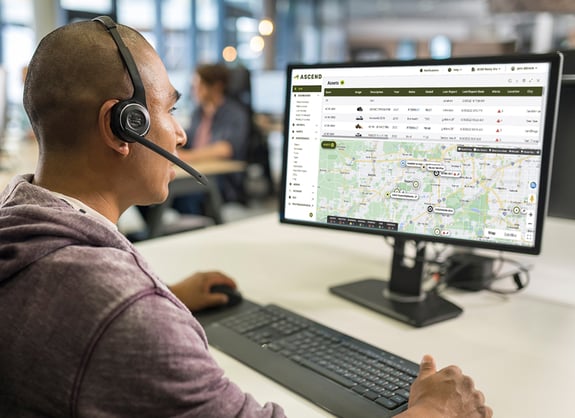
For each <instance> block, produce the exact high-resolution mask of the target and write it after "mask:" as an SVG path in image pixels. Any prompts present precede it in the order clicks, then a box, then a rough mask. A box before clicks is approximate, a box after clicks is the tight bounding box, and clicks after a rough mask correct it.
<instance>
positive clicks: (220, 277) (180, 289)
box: [170, 271, 237, 311]
mask: <svg viewBox="0 0 575 418" xmlns="http://www.w3.org/2000/svg"><path fill="white" fill-rule="evenodd" d="M217 284H224V285H227V286H231V287H233V288H234V289H235V288H237V285H236V282H234V281H233V280H232V279H231V278H230V277H229V276H226V275H225V274H223V273H220V272H218V271H207V272H199V273H195V274H193V275H191V276H189V277H187V278H185V279H184V280H182V281H181V282H179V283H176V284H175V285H171V286H170V289H171V290H172V292H173V293H174V294H175V295H176V296H177V297H178V298H179V299H180V300H181V301H182V302H183V303H184V305H186V306H187V307H188V308H189V309H190V310H191V311H199V310H202V309H205V308H209V307H213V306H219V305H225V304H226V303H227V302H228V297H227V296H226V295H224V294H223V293H210V288H211V287H212V286H214V285H217Z"/></svg>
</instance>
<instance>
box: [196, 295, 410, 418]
mask: <svg viewBox="0 0 575 418" xmlns="http://www.w3.org/2000/svg"><path fill="white" fill-rule="evenodd" d="M205 329H206V333H207V335H208V340H209V342H210V344H211V345H212V346H214V347H216V348H218V349H220V350H221V351H223V352H225V353H227V354H229V355H230V356H232V357H234V358H236V359H238V360H239V361H241V362H243V363H245V364H246V365H248V366H250V367H252V368H253V369H255V370H257V371H258V372H260V373H262V374H264V375H266V376H268V377H270V378H271V379H273V380H275V381H277V382H278V383H280V384H282V385H284V386H286V387H287V388H289V389H291V390H293V391H294V392H296V393H299V394H300V395H302V396H303V397H305V398H308V399H309V400H311V401H312V402H314V403H316V404H318V405H319V406H321V407H323V408H324V409H326V410H328V411H330V412H331V413H333V414H334V415H337V416H340V417H353V418H357V417H372V416H373V417H375V416H377V417H392V416H394V415H397V414H399V413H400V412H402V411H404V410H405V409H406V408H407V399H408V398H409V388H410V386H411V383H412V382H413V380H414V379H415V378H416V376H417V374H418V371H419V366H418V365H417V364H416V363H413V362H411V361H408V360H405V359H403V358H401V357H398V356H396V355H393V354H391V353H389V352H387V351H384V350H382V349H379V348H376V347H374V346H372V345H369V344H366V343H364V342H362V341H359V340H357V339H354V338H352V337H350V336H348V335H346V334H342V333H340V332H338V331H335V330H333V329H331V328H328V327H325V326H323V325H321V324H318V323H317V322H313V321H311V320H309V319H307V318H304V317H302V316H300V315H298V314H296V313H294V312H292V311H288V310H286V309H283V308H281V307H279V306H276V305H267V306H254V307H253V308H251V309H250V310H248V311H245V312H239V313H237V314H235V315H233V316H229V317H226V318H223V319H219V320H217V321H215V322H212V323H209V324H207V325H206V326H205Z"/></svg>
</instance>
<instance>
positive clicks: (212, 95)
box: [173, 64, 251, 214]
mask: <svg viewBox="0 0 575 418" xmlns="http://www.w3.org/2000/svg"><path fill="white" fill-rule="evenodd" d="M230 76H231V73H230V70H229V69H228V68H227V67H226V65H225V64H201V65H198V66H197V67H196V69H195V72H194V77H193V81H192V93H193V96H194V98H195V101H196V103H197V106H196V107H195V109H194V111H193V112H192V118H191V126H190V129H189V131H188V142H187V143H186V144H184V146H183V147H182V148H181V150H180V155H181V156H182V157H183V158H184V159H185V160H186V161H189V162H190V163H196V162H202V161H212V160H230V159H234V160H242V161H243V160H246V158H247V148H248V142H249V139H250V138H249V136H250V129H251V121H250V114H249V112H248V110H247V107H246V106H245V105H243V104H241V103H240V102H239V101H238V99H234V98H232V97H229V94H228V91H229V90H230V89H229V84H230ZM243 179H244V174H243V173H232V174H228V175H223V176H219V177H218V179H217V181H218V186H219V188H220V191H221V193H222V198H223V199H224V201H226V202H229V201H232V202H243V201H244V200H245V196H244V193H243ZM205 198H206V196H205V194H203V193H195V194H191V195H187V196H178V197H176V198H175V199H174V202H173V207H174V208H175V209H176V210H177V211H178V212H180V213H188V214H204V213H205V211H204V206H205Z"/></svg>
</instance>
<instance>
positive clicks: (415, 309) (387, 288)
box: [329, 238, 463, 327]
mask: <svg viewBox="0 0 575 418" xmlns="http://www.w3.org/2000/svg"><path fill="white" fill-rule="evenodd" d="M406 242H407V240H405V239H403V238H395V243H394V251H393V262H392V267H391V278H390V280H389V282H386V281H383V280H379V279H372V278H369V279H363V280H359V281H354V282H351V283H347V284H343V285H338V286H333V287H330V289H329V290H330V291H331V292H332V293H334V294H336V295H338V296H341V297H343V298H345V299H348V300H351V301H352V302H355V303H358V304H360V305H363V306H365V307H367V308H370V309H373V310H374V311H377V312H379V313H382V314H384V315H387V316H390V317H392V318H395V319H397V320H400V321H402V322H405V323H407V324H409V325H413V326H415V327H424V326H427V325H431V324H435V323H437V322H441V321H445V320H447V319H451V318H455V317H456V316H458V315H460V314H461V313H462V312H463V310H462V309H461V308H460V307H458V306H457V305H454V304H453V303H451V302H449V301H447V300H445V299H443V298H442V297H441V296H439V295H438V294H437V293H436V292H434V291H431V292H423V290H422V282H423V267H424V264H425V261H424V256H425V246H424V245H417V251H416V255H415V259H411V260H408V259H406V257H405V244H406ZM418 244H419V243H418ZM421 244H422V243H421ZM408 261H411V265H409V264H410V263H408Z"/></svg>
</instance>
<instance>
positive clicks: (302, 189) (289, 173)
mask: <svg viewBox="0 0 575 418" xmlns="http://www.w3.org/2000/svg"><path fill="white" fill-rule="evenodd" d="M560 73H561V55H560V54H555V53H554V54H540V55H513V56H498V57H467V58H450V59H445V60H440V61H439V60H413V61H408V62H406V61H383V62H379V63H365V62H362V63H355V64H353V63H352V64H325V65H322V64H314V65H290V66H288V69H287V94H286V107H285V138H284V155H283V178H282V187H281V189H282V190H281V191H282V195H281V202H280V220H281V221H282V222H286V223H296V224H302V225H308V226H320V227H326V228H334V229H341V230H349V231H354V232H366V233H375V234H382V235H390V236H394V237H395V238H396V241H398V240H415V241H420V242H425V241H432V242H433V241H436V242H443V243H446V244H453V245H458V246H470V247H480V248H490V249H496V250H505V251H517V252H522V253H529V254H537V253H539V251H540V246H541V236H542V229H543V221H544V218H545V211H546V199H547V189H548V182H549V169H550V157H551V155H552V145H553V136H554V125H555V118H556V106H557V98H558V89H559V77H560ZM392 279H393V278H392Z"/></svg>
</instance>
